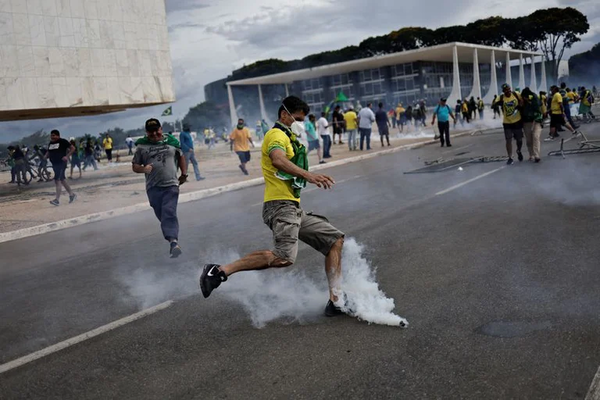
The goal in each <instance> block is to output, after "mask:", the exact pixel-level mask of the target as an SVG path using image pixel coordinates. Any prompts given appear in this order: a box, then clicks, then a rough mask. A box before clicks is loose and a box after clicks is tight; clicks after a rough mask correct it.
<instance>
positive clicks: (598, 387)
mask: <svg viewBox="0 0 600 400" xmlns="http://www.w3.org/2000/svg"><path fill="white" fill-rule="evenodd" d="M585 400H600V368H598V372H596V376H594V380H592V384H591V386H590V390H588V392H587V396H585Z"/></svg>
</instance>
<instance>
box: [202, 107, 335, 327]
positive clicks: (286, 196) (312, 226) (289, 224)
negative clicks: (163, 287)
mask: <svg viewBox="0 0 600 400" xmlns="http://www.w3.org/2000/svg"><path fill="white" fill-rule="evenodd" d="M308 112H309V107H308V105H307V104H306V103H305V102H304V101H302V100H301V99H299V98H297V97H294V96H290V97H287V98H286V99H284V100H283V103H282V105H281V107H280V108H279V113H278V120H277V122H276V123H275V126H274V127H273V128H272V129H271V130H270V131H268V132H267V134H266V135H265V138H264V141H263V144H262V158H261V166H262V171H263V176H264V179H265V195H264V205H263V221H264V222H265V224H267V225H268V226H269V228H270V229H271V230H272V231H273V239H274V247H275V248H274V250H260V251H256V252H254V253H250V254H248V255H246V256H244V257H243V258H241V259H240V260H237V261H235V262H233V263H231V264H227V265H222V266H220V265H217V264H206V265H205V266H204V269H203V271H202V275H201V276H200V288H201V289H202V294H203V295H204V297H208V296H210V294H211V292H212V291H213V290H214V289H216V288H218V287H219V285H220V284H221V283H222V282H225V281H226V280H227V277H228V276H230V275H232V274H235V273H236V272H241V271H252V270H260V269H266V268H282V267H289V266H290V265H292V264H293V263H294V262H295V261H296V256H297V254H298V239H300V240H302V241H303V242H304V243H306V244H308V245H309V246H311V247H312V248H314V249H315V250H317V251H319V252H321V253H322V254H323V255H325V273H326V274H327V280H328V281H329V301H328V303H327V306H326V307H325V315H327V316H330V317H332V316H335V315H339V314H341V313H342V311H341V309H340V308H339V307H338V306H337V304H339V303H338V302H342V301H343V299H340V297H341V296H342V293H341V288H340V283H341V278H342V263H341V262H342V247H343V245H344V233H342V232H341V231H339V230H338V229H336V228H334V227H333V226H332V225H331V224H330V223H329V222H328V221H327V219H326V218H324V217H321V216H319V215H316V214H312V213H311V212H309V213H306V212H304V210H302V208H300V190H301V189H302V188H303V187H305V186H306V182H310V183H312V184H314V185H317V186H318V187H320V188H323V189H331V188H332V187H333V185H334V184H335V182H334V181H333V179H332V178H330V177H329V176H326V175H321V174H314V173H311V172H308V159H307V156H306V148H305V147H304V145H302V144H301V143H300V142H299V141H298V139H297V137H296V134H295V133H294V131H296V129H294V131H292V129H293V128H292V126H293V125H297V124H298V123H301V122H302V121H304V118H305V117H306V115H307V114H308Z"/></svg>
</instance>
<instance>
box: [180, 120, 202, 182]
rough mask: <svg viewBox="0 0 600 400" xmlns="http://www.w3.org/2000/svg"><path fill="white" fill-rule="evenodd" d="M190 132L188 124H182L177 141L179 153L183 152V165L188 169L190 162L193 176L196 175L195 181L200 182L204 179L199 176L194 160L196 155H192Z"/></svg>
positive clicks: (192, 140)
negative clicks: (179, 146) (192, 167)
mask: <svg viewBox="0 0 600 400" xmlns="http://www.w3.org/2000/svg"><path fill="white" fill-rule="evenodd" d="M190 130H191V127H190V125H189V124H183V127H182V129H181V133H180V134H179V141H180V142H181V151H182V152H183V155H184V157H185V165H186V166H187V167H189V166H190V162H191V163H192V165H193V166H194V174H195V175H196V180H197V181H201V180H203V179H204V177H203V176H202V175H200V169H199V168H198V161H197V160H196V154H195V153H194V139H193V138H192V134H191V132H190Z"/></svg>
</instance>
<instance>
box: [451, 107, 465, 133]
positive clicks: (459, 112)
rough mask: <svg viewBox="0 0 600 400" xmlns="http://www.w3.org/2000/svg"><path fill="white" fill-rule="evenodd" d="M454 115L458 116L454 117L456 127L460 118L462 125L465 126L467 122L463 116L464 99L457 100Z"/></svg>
mask: <svg viewBox="0 0 600 400" xmlns="http://www.w3.org/2000/svg"><path fill="white" fill-rule="evenodd" d="M454 115H455V116H456V118H454V128H455V129H456V123H457V122H458V120H460V125H461V126H465V123H464V122H463V120H462V118H461V116H462V101H460V100H456V105H455V106H454Z"/></svg>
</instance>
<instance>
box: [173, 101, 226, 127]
mask: <svg viewBox="0 0 600 400" xmlns="http://www.w3.org/2000/svg"><path fill="white" fill-rule="evenodd" d="M183 123H184V124H189V125H190V126H192V128H193V129H194V130H195V131H197V132H201V131H203V130H204V129H205V128H208V127H211V126H212V127H213V128H217V127H223V126H226V127H229V125H231V121H230V120H229V116H228V115H227V113H226V112H225V109H223V108H219V107H217V106H216V105H215V104H213V103H211V102H208V101H205V102H203V103H200V104H198V105H196V106H194V107H192V108H190V111H188V113H187V114H186V116H185V117H184V118H183Z"/></svg>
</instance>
